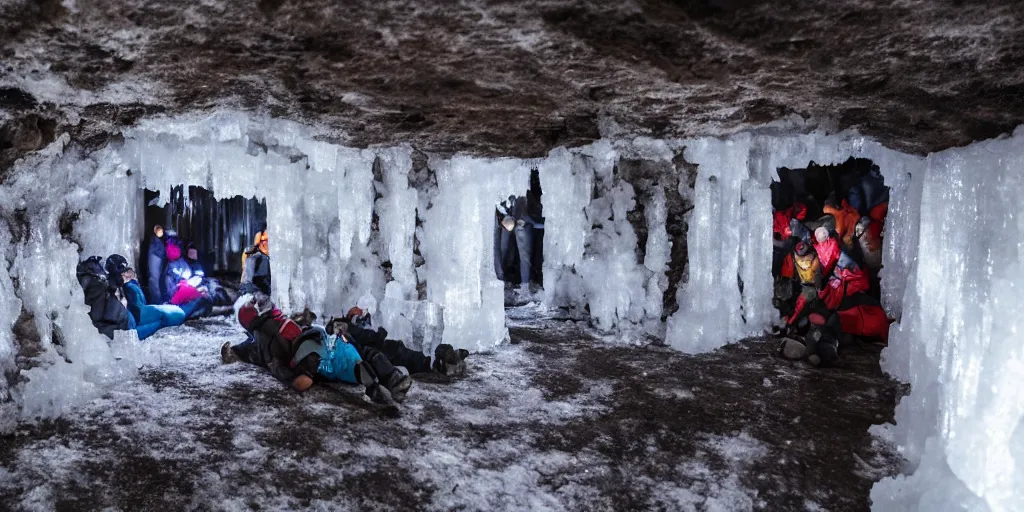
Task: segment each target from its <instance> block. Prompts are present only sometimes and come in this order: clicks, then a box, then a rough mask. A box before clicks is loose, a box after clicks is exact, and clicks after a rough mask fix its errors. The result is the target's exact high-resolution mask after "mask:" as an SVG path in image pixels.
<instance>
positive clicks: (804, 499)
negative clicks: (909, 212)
mask: <svg viewBox="0 0 1024 512" xmlns="http://www.w3.org/2000/svg"><path fill="white" fill-rule="evenodd" d="M513 313H519V314H518V315H516V314H513V315H510V317H511V318H510V321H511V323H512V328H511V331H512V340H513V343H512V344H511V345H505V346H502V347H499V348H498V349H497V350H495V351H493V352H492V353H489V354H481V355H475V356H474V357H472V359H471V361H472V363H473V366H472V373H471V375H470V376H469V377H468V378H466V379H464V380H461V381H458V382H455V383H450V384H444V383H427V382H418V383H417V384H416V385H415V386H414V387H413V390H412V392H411V393H410V395H409V398H408V400H407V401H406V404H405V406H404V414H403V416H402V417H401V418H399V419H390V418H385V417H382V416H380V415H378V414H377V413H376V412H375V411H373V410H370V409H368V408H365V407H362V406H360V405H359V404H357V403H354V402H352V400H351V399H347V398H345V397H344V396H343V395H341V394H339V393H338V392H336V391H333V390H328V389H317V390H314V391H312V392H310V393H308V394H305V395H298V394H295V393H293V392H290V391H288V390H286V389H284V388H282V387H281V386H280V385H279V384H278V383H277V382H276V381H274V380H273V379H272V378H271V377H270V376H269V375H268V374H266V373H264V372H262V371H261V370H259V369H257V368H255V367H251V366H246V365H242V364H234V365H228V366H222V365H220V364H219V363H220V361H219V354H218V348H219V346H220V344H221V343H222V342H223V341H225V340H232V341H237V340H239V338H240V334H239V331H238V330H237V328H236V327H235V326H234V325H233V324H232V323H230V322H229V321H228V320H227V319H215V320H206V321H203V322H200V323H195V324H192V325H187V326H184V327H181V328H179V329H178V330H176V331H169V332H166V333H160V334H158V335H157V336H155V337H154V338H152V339H151V343H152V345H153V346H158V347H160V349H161V350H160V353H161V355H160V359H161V361H160V365H159V366H158V367H156V368H152V369H144V370H143V371H142V372H141V378H140V379H139V381H137V382H128V383H125V385H124V386H122V387H120V388H118V389H114V390H112V391H111V392H109V393H108V394H106V395H105V396H103V397H102V398H100V399H97V400H95V401H93V402H91V403H88V404H86V405H84V406H82V407H81V408H80V409H78V410H77V411H76V412H75V413H74V414H70V415H67V416H66V417H65V418H63V419H60V420H58V421H54V422H46V423H42V424H39V425H34V426H25V427H22V428H21V429H20V430H19V431H18V432H17V433H16V435H15V436H13V437H8V438H5V439H3V442H2V443H0V508H5V509H6V508H10V509H13V510H53V509H58V510H61V509H67V510H72V509H73V510H87V509H88V510H92V509H100V508H107V507H112V508H114V509H125V510H129V509H130V510H141V509H148V510H176V509H217V510H240V509H299V508H301V509H324V510H406V509H408V510H636V509H655V510H657V509H662V510H805V509H806V510H867V508H868V506H869V502H868V492H869V489H870V487H871V484H872V482H873V481H875V480H878V479H880V478H881V477H882V476H885V475H890V474H893V473H894V472H896V468H897V467H898V465H899V459H898V457H897V456H896V455H894V454H893V453H892V451H891V450H890V449H888V448H887V447H886V446H884V445H882V444H880V443H879V442H878V441H877V440H874V439H872V438H871V437H870V436H869V435H868V434H867V430H868V426H869V425H871V424H875V423H883V422H886V421H891V420H892V411H893V405H894V402H895V397H896V396H897V393H899V392H900V391H901V390H900V389H899V388H898V386H897V385H896V384H894V383H893V382H892V381H889V380H887V379H886V378H884V377H883V376H882V374H881V372H880V370H879V368H878V362H877V361H878V357H877V356H878V349H877V348H874V347H869V346H857V347H853V348H851V349H850V350H848V351H847V352H846V353H845V356H846V359H845V366H844V367H842V368H838V369H833V370H826V371H815V370H812V369H810V368H808V367H805V366H803V365H801V364H795V363H791V362H788V361H785V360H781V359H778V358H776V357H773V356H772V350H771V346H770V345H771V344H770V343H766V342H763V341H758V340H753V341H747V342H743V343H739V344H736V345H731V346H728V347H726V348H723V349H720V350H718V351H716V352H713V353H709V354H705V355H701V356H687V355H682V354H680V353H678V352H675V351H671V350H669V349H666V348H661V347H653V346H650V347H626V346H622V345H621V344H615V345H613V344H609V343H606V342H602V341H600V340H598V339H596V338H595V337H593V336H592V335H591V334H589V333H588V332H586V330H584V329H582V328H579V327H577V326H576V325H574V324H571V323H563V322H560V321H556V320H551V319H548V320H522V319H521V318H524V317H529V316H530V315H524V314H522V313H523V311H522V310H520V311H513Z"/></svg>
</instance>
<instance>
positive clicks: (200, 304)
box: [179, 298, 210, 318]
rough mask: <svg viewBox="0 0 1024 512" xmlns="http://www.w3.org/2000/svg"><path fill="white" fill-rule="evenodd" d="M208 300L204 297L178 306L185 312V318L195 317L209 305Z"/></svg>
mask: <svg viewBox="0 0 1024 512" xmlns="http://www.w3.org/2000/svg"><path fill="white" fill-rule="evenodd" d="M209 304H210V302H209V301H208V300H206V299H205V298H199V299H196V300H194V301H192V302H189V303H186V304H182V305H181V306H179V307H180V308H181V310H182V311H183V312H184V313H185V318H196V317H198V316H201V315H202V314H203V312H204V311H206V309H207V308H208V307H209Z"/></svg>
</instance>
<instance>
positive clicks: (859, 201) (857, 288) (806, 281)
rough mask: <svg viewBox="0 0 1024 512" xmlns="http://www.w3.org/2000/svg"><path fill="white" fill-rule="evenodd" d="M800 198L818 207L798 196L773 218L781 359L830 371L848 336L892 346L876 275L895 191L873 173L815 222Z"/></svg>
mask: <svg viewBox="0 0 1024 512" xmlns="http://www.w3.org/2000/svg"><path fill="white" fill-rule="evenodd" d="M801 199H806V200H810V201H813V198H800V197H798V198H797V199H796V200H795V201H794V202H793V203H792V204H791V205H789V206H788V207H785V208H777V209H776V210H775V211H774V213H773V222H772V231H773V238H774V251H775V252H774V258H773V265H772V273H773V275H774V276H775V297H774V304H775V307H776V308H778V309H779V311H780V312H781V313H782V315H783V317H784V319H785V326H784V327H783V328H782V329H781V330H780V331H781V332H780V333H779V334H781V335H783V336H784V337H785V339H784V341H783V343H782V345H781V346H780V352H781V353H782V355H783V356H784V357H787V358H790V359H802V360H806V361H808V362H810V363H811V364H813V365H815V366H827V365H831V364H835V363H836V362H837V361H838V359H839V345H840V340H841V339H843V338H844V337H854V336H856V337H861V338H865V339H871V340H875V341H879V342H882V343H885V342H887V340H888V333H889V319H888V317H887V316H886V313H885V311H884V310H883V309H882V307H881V304H880V302H879V286H878V271H879V270H880V269H881V267H882V228H883V225H884V221H885V216H886V213H887V211H888V201H889V189H888V187H886V186H885V185H884V183H883V179H882V176H881V174H880V173H879V172H878V170H877V169H872V170H871V171H870V172H868V173H865V174H864V175H862V176H861V178H860V179H859V181H858V182H857V183H856V184H854V185H853V186H852V187H850V188H849V189H848V190H847V191H846V197H845V198H837V196H836V194H834V193H833V194H831V195H830V196H829V197H828V198H827V199H826V200H825V202H824V205H823V206H822V207H821V212H822V213H823V215H822V216H820V217H819V218H817V219H816V220H811V219H808V218H807V217H808V211H809V208H808V206H807V204H806V203H805V202H804V201H802V200H801ZM800 334H803V341H802V342H801V341H800V340H799V339H797V338H799V335H800Z"/></svg>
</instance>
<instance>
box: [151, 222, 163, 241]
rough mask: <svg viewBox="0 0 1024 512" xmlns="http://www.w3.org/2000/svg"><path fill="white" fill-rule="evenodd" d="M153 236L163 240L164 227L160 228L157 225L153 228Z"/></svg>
mask: <svg viewBox="0 0 1024 512" xmlns="http://www.w3.org/2000/svg"><path fill="white" fill-rule="evenodd" d="M153 234H154V235H156V237H157V238H163V237H164V227H163V226H161V225H160V224H157V225H155V226H153Z"/></svg>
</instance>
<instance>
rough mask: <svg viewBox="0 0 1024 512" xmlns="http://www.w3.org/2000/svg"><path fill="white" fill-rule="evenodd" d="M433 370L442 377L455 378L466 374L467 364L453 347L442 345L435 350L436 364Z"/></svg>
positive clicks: (433, 365)
mask: <svg viewBox="0 0 1024 512" xmlns="http://www.w3.org/2000/svg"><path fill="white" fill-rule="evenodd" d="M467 355H468V352H467ZM431 368H433V370H434V371H435V372H437V373H440V374H442V375H447V376H449V377H455V376H458V375H462V374H464V373H466V362H465V360H463V359H462V358H460V357H459V353H458V352H456V351H455V349H454V348H453V347H452V346H451V345H449V344H447V343H442V344H440V345H438V346H437V348H436V349H434V362H433V364H432V365H431Z"/></svg>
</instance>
